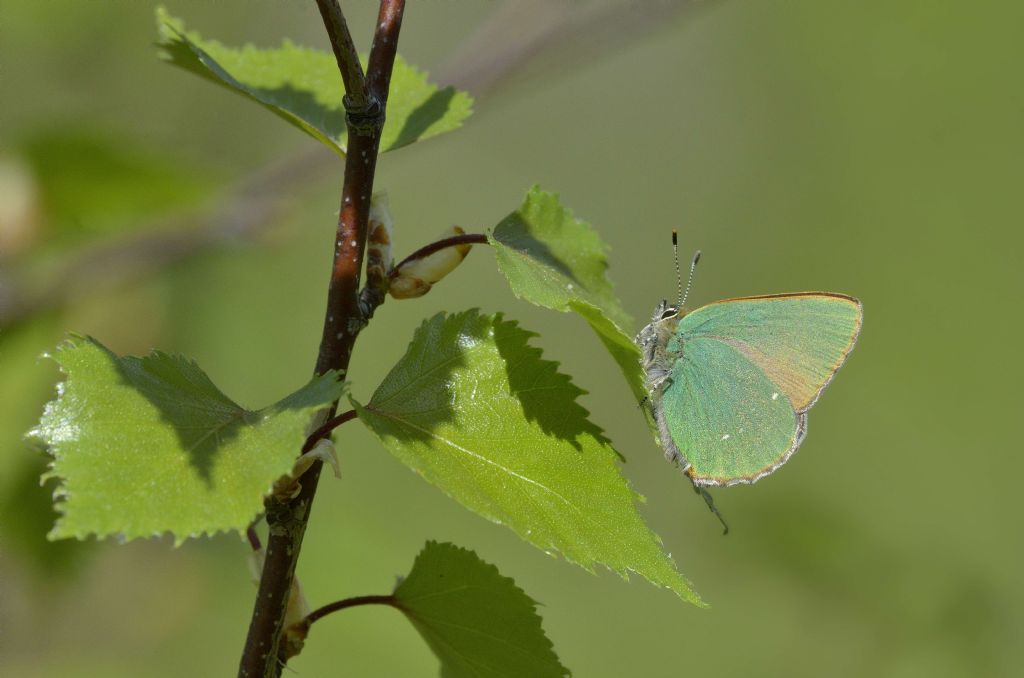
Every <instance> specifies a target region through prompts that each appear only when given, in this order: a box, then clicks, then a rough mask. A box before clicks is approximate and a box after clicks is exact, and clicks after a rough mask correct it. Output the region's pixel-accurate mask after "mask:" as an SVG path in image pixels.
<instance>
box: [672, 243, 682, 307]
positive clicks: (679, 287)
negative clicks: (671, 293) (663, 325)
mask: <svg viewBox="0 0 1024 678" xmlns="http://www.w3.org/2000/svg"><path fill="white" fill-rule="evenodd" d="M672 263H673V264H675V267H676V299H679V302H680V303H679V308H682V307H683V304H682V300H683V276H682V274H680V272H679V232H678V231H676V229H674V228H673V229H672Z"/></svg>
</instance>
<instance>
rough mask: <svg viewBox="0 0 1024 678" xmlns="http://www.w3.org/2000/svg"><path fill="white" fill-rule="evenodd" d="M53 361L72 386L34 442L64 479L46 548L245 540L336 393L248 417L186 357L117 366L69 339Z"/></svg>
mask: <svg viewBox="0 0 1024 678" xmlns="http://www.w3.org/2000/svg"><path fill="white" fill-rule="evenodd" d="M55 359H56V361H57V363H58V364H59V365H60V367H61V369H62V371H64V372H65V374H66V375H67V378H66V380H65V381H64V383H63V384H61V385H60V386H59V387H58V390H57V393H58V396H57V399H56V400H53V401H51V402H50V403H49V404H48V405H47V406H46V410H45V412H44V413H43V416H42V419H41V420H40V423H39V426H38V427H37V428H36V429H34V430H33V431H32V432H31V433H30V435H31V436H33V437H34V438H36V439H37V440H38V441H40V442H41V443H43V444H44V445H46V446H47V447H48V448H49V452H50V454H52V455H53V462H52V464H51V471H50V473H49V475H50V476H56V477H58V478H59V479H60V484H59V486H58V488H57V490H56V492H55V493H54V496H55V497H58V498H60V501H59V502H58V503H57V504H56V508H57V510H58V511H59V512H60V513H61V514H62V515H61V516H60V518H59V519H58V520H57V522H56V524H55V525H54V528H53V530H52V531H51V532H50V537H51V538H53V539H59V538H63V537H77V538H80V539H81V538H84V537H86V536H88V535H89V534H95V535H97V536H99V537H104V536H109V535H117V536H118V537H119V538H121V539H124V540H130V539H134V538H136V537H149V536H158V535H160V534H162V533H164V532H170V533H172V534H173V535H174V538H175V541H176V542H178V543H180V542H181V541H183V540H184V539H185V538H186V537H191V536H198V535H202V534H213V533H216V532H218V531H220V530H232V529H234V530H239V531H241V530H244V529H245V527H246V526H247V525H248V524H249V523H250V522H251V521H252V519H253V518H254V517H255V516H256V515H257V514H258V513H259V512H260V511H261V510H262V508H263V503H262V498H263V496H264V494H266V493H267V492H268V491H269V490H270V488H271V485H272V484H273V482H274V481H275V480H276V479H277V478H279V477H280V476H282V475H284V474H286V473H288V472H289V471H290V470H291V467H292V464H293V462H294V461H295V459H296V457H297V455H298V451H299V449H300V448H301V446H302V443H303V441H304V440H305V438H306V434H307V428H308V427H309V425H310V423H311V419H312V417H313V415H314V413H316V412H317V411H318V410H319V409H321V408H323V407H324V406H326V405H327V404H328V403H330V402H331V401H333V400H335V399H337V398H338V397H340V395H341V393H342V388H343V386H342V384H341V383H340V382H339V381H338V380H337V374H336V373H328V374H325V375H324V376H322V377H318V378H316V379H314V380H312V381H311V382H310V383H309V384H307V385H306V386H304V387H303V388H301V389H300V390H298V391H296V392H295V393H293V394H292V395H290V396H288V397H287V398H285V399H283V400H281V401H280V402H278V403H277V404H275V405H272V406H270V407H268V408H265V409H262V410H257V411H252V410H247V409H244V408H242V407H241V406H239V405H237V404H235V403H234V402H232V401H231V400H230V399H229V398H228V397H227V396H225V395H224V394H223V393H221V392H220V391H219V390H218V389H217V387H216V386H214V385H213V383H212V382H211V381H210V379H209V377H207V376H206V374H205V373H203V371H202V370H200V369H199V367H197V366H196V364H195V363H193V362H191V361H188V360H186V359H185V358H183V357H181V356H172V355H168V354H166V353H160V352H156V351H154V352H153V353H151V354H150V355H148V356H146V357H144V358H136V357H132V356H128V357H123V358H121V357H118V356H116V355H114V354H113V353H112V352H111V351H110V350H108V349H107V348H106V347H104V346H103V345H101V344H100V343H99V342H97V341H95V340H94V339H83V338H77V337H76V338H75V339H73V340H72V341H70V342H68V344H66V345H65V346H63V347H61V349H60V350H59V351H58V352H57V354H56V356H55Z"/></svg>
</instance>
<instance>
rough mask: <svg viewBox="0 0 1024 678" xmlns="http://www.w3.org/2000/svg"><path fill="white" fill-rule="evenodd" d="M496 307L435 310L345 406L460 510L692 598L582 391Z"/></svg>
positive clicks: (584, 562)
mask: <svg viewBox="0 0 1024 678" xmlns="http://www.w3.org/2000/svg"><path fill="white" fill-rule="evenodd" d="M531 336H534V335H533V334H532V333H530V332H527V331H525V330H522V329H520V328H519V326H518V325H517V324H516V323H514V322H509V321H505V320H503V319H502V317H501V316H500V315H498V316H485V315H480V314H479V313H478V312H476V311H468V312H465V313H460V314H457V315H453V316H445V315H443V314H442V315H437V316H434V317H433V318H431V319H430V320H428V321H426V322H425V323H424V324H423V325H422V326H421V327H420V328H419V329H418V330H417V331H416V334H415V336H414V337H413V340H412V343H411V344H410V345H409V349H408V351H407V352H406V354H405V356H404V357H403V358H402V359H401V360H400V361H399V362H398V364H397V365H395V367H394V368H393V369H392V370H391V372H390V373H389V374H388V376H387V377H386V378H385V380H384V382H383V383H382V384H381V385H380V387H379V388H378V389H377V391H376V393H374V394H373V397H372V398H371V400H370V402H369V404H367V405H365V406H363V405H360V404H359V403H357V402H355V401H353V404H354V406H355V408H356V410H357V412H358V414H359V418H360V420H361V421H363V422H364V423H365V424H366V425H367V426H368V427H369V428H370V429H371V430H372V431H373V432H374V433H375V434H376V435H377V436H378V437H379V438H380V440H381V442H382V443H383V444H384V446H385V447H386V448H387V449H388V450H389V451H390V452H391V453H392V454H394V455H395V456H396V457H397V458H398V459H400V460H401V461H402V462H404V463H405V464H407V465H408V466H410V467H411V468H413V469H414V470H415V471H417V472H418V473H420V474H421V475H423V477H424V478H426V479H427V480H428V481H430V482H431V483H433V484H435V485H437V486H438V487H440V488H441V489H442V490H443V491H444V492H446V493H447V494H448V495H449V496H451V497H452V498H454V499H455V500H457V501H459V502H460V503H462V504H463V505H465V506H466V507H468V508H469V509H471V510H473V511H476V512H477V513H479V514H481V515H483V516H485V517H486V518H489V519H491V520H494V521H496V522H499V523H504V524H506V525H508V526H509V527H510V528H512V529H513V530H514V531H515V532H516V533H517V534H519V536H521V537H522V538H523V539H525V540H526V541H528V542H530V543H531V544H534V545H535V546H537V547H539V548H541V549H543V550H545V551H548V552H550V551H552V550H555V549H557V550H558V551H561V552H562V554H564V556H565V557H566V558H567V559H568V560H570V561H572V562H575V563H578V564H579V565H581V566H582V567H584V568H586V569H588V570H591V571H592V570H593V568H594V566H595V564H597V563H600V564H603V565H605V566H606V567H608V568H609V569H611V570H613V571H615V572H618V573H619V574H620V575H622V576H623V577H625V576H626V574H627V572H628V571H633V572H637V573H639V574H640V575H642V576H644V577H646V578H647V579H649V580H650V581H651V582H653V583H655V584H657V585H660V586H666V587H668V588H671V589H672V590H673V591H675V592H676V593H677V594H678V595H679V596H680V597H682V598H684V599H686V600H689V601H691V602H694V603H697V604H700V602H699V598H698V597H697V595H696V594H695V593H694V592H693V591H692V590H691V588H690V585H689V583H688V582H687V581H686V580H685V579H684V578H683V577H682V576H681V575H680V574H679V573H678V572H677V571H676V569H675V566H674V565H673V564H672V560H671V559H670V558H669V557H668V556H667V555H666V554H665V553H664V552H663V551H662V549H661V546H660V541H659V540H658V538H657V537H656V536H655V535H654V533H652V532H651V531H650V530H649V529H648V527H647V525H646V524H645V523H644V521H643V519H642V518H641V517H640V514H639V513H638V512H637V508H636V504H635V500H636V498H637V497H636V495H635V494H634V493H633V491H632V490H631V489H630V487H629V485H628V484H627V482H626V481H625V479H623V477H622V476H621V475H620V474H619V471H618V467H617V456H616V454H617V453H616V452H615V450H614V449H612V447H611V445H610V444H609V443H608V441H607V439H606V438H605V437H604V435H603V433H602V432H601V429H599V428H598V427H597V426H595V425H594V424H592V423H591V422H590V421H589V420H588V419H587V411H586V410H585V409H584V408H583V407H582V406H580V405H579V404H578V403H577V402H576V398H577V397H578V396H579V395H580V394H582V393H583V391H582V390H580V389H579V388H578V387H576V386H575V385H574V384H573V383H572V381H571V380H570V379H569V377H568V376H566V375H564V374H561V373H559V372H558V369H557V367H558V365H557V363H554V362H550V361H547V360H543V359H542V358H541V351H540V349H538V348H534V347H532V346H530V345H529V344H528V340H529V338H530V337H531Z"/></svg>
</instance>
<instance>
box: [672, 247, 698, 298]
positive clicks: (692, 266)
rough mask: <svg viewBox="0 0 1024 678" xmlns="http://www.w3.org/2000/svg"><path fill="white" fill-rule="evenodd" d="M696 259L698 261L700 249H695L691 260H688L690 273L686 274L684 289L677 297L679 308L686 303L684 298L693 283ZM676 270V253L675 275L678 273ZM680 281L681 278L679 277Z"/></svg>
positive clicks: (677, 258) (677, 264) (677, 269)
mask: <svg viewBox="0 0 1024 678" xmlns="http://www.w3.org/2000/svg"><path fill="white" fill-rule="evenodd" d="M698 261H700V250H697V252H696V253H695V254H694V255H693V260H692V261H690V275H688V276H686V290H685V291H684V292H683V294H682V296H681V297H680V298H679V308H682V307H683V306H685V305H686V299H687V298H688V297H689V296H690V287H691V286H692V285H693V272H694V271H695V270H697V262H698ZM678 272H679V257H678V255H677V256H676V273H677V275H678ZM680 282H682V279H680Z"/></svg>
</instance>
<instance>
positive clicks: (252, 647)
mask: <svg viewBox="0 0 1024 678" xmlns="http://www.w3.org/2000/svg"><path fill="white" fill-rule="evenodd" d="M332 4H334V3H332ZM334 5H335V6H334V7H330V8H328V9H329V10H330V12H335V11H336V12H337V13H338V15H339V17H340V21H341V22H342V23H343V22H344V17H343V16H341V9H340V7H337V6H336V4H334ZM404 9H405V1H404V0H381V3H380V12H379V16H378V20H377V26H376V31H375V34H374V39H373V46H372V47H371V48H370V58H369V63H368V68H367V77H366V80H365V83H366V92H367V96H368V102H369V103H370V106H369V107H367V108H363V109H357V107H356V103H357V102H355V101H354V100H353V98H352V97H351V94H352V93H351V92H347V94H348V95H350V96H347V97H346V98H345V105H346V112H347V113H348V115H347V116H346V121H347V127H348V133H349V134H348V139H349V147H348V153H347V154H346V157H345V179H344V184H343V186H342V191H341V210H340V213H339V216H338V227H337V234H336V237H335V246H334V264H333V266H332V269H331V277H330V284H329V286H328V289H327V312H326V314H325V318H324V330H323V335H322V337H321V341H320V351H319V354H318V356H317V361H316V368H315V371H316V374H324V373H325V372H327V371H329V370H339V371H342V372H344V371H345V370H347V369H348V364H349V360H350V359H351V356H352V347H353V345H354V344H355V340H356V337H357V336H358V335H359V332H360V330H362V328H363V325H364V322H365V318H366V316H367V315H368V314H367V312H366V311H367V309H363V308H361V307H360V304H359V278H360V270H361V265H362V259H363V251H364V249H365V246H366V231H367V218H368V217H369V212H370V196H371V195H372V194H373V180H374V173H375V170H376V166H377V151H378V148H379V146H380V131H381V129H382V128H383V123H384V112H385V109H386V104H387V95H388V92H387V87H388V85H389V83H390V80H391V70H392V68H393V66H394V62H395V53H396V47H397V43H398V35H399V31H400V29H401V25H402V15H403V13H404ZM332 21H336V19H331V18H330V17H325V18H324V22H325V25H326V26H327V33H328V36H329V37H330V39H331V42H332V47H333V48H334V52H335V55H336V56H338V58H339V59H340V60H346V59H350V58H352V52H349V51H347V50H346V49H344V46H338V45H333V43H334V42H335V40H337V39H339V36H338V34H337V33H336V31H334V30H333V29H332V25H331V23H332ZM339 55H340V56H339ZM339 67H340V70H341V72H342V74H343V79H344V77H345V76H344V74H345V72H346V70H347V69H350V67H349V66H348V65H347V64H344V63H341V62H339ZM345 84H346V87H348V85H349V82H348V81H346V82H345ZM374 109H375V110H376V113H374ZM336 407H337V403H334V405H332V407H331V408H329V409H328V410H327V411H326V412H325V413H324V416H325V418H330V417H331V416H332V415H333V414H334V411H335V408H336ZM322 466H323V464H322V462H320V461H315V462H313V464H312V465H311V466H310V468H309V470H308V471H306V473H305V474H304V475H303V476H302V477H301V478H300V483H301V489H300V491H299V493H298V495H297V496H295V497H294V498H293V499H290V500H288V501H281V500H279V499H276V498H275V497H270V498H268V499H267V501H266V502H265V508H266V519H267V525H268V528H269V530H268V532H269V534H268V538H267V551H266V557H265V559H264V565H263V572H262V574H261V576H260V584H259V591H258V593H257V597H256V603H255V606H254V609H253V615H252V621H251V623H250V625H249V634H248V637H247V638H246V643H245V650H244V652H243V654H242V661H241V665H240V667H239V676H246V677H249V676H262V677H263V678H277V677H278V676H279V675H280V673H281V668H282V666H283V665H284V662H285V661H286V660H287V656H286V655H285V654H284V653H282V652H281V634H282V631H283V630H284V620H285V614H286V611H287V607H288V597H289V593H290V591H291V587H292V580H293V578H294V576H295V566H296V563H297V562H298V558H299V552H300V551H301V548H302V539H303V536H304V535H305V531H306V525H307V524H308V521H309V514H310V510H311V508H312V504H313V498H314V497H315V495H316V488H317V481H318V480H319V478H320V470H321V468H322Z"/></svg>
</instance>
